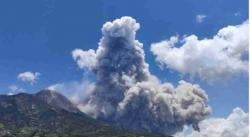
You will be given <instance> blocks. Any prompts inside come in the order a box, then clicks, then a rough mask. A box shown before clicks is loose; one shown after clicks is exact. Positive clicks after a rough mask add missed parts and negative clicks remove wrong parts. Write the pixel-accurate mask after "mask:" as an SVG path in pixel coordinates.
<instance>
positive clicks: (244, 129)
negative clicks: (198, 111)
mask: <svg viewBox="0 0 250 137" xmlns="http://www.w3.org/2000/svg"><path fill="white" fill-rule="evenodd" d="M199 126H200V132H198V131H192V130H191V132H190V130H189V129H188V128H185V129H184V130H183V132H180V133H177V134H176V135H175V137H248V135H249V131H248V128H249V126H248V113H245V112H244V111H243V110H242V109H240V108H235V109H234V110H233V112H232V113H231V114H230V115H229V116H228V117H227V118H209V119H205V120H203V121H202V122H200V123H199Z"/></svg>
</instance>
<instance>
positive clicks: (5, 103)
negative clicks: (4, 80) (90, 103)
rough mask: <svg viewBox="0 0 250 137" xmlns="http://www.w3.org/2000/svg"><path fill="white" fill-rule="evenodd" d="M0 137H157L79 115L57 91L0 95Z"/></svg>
mask: <svg viewBox="0 0 250 137" xmlns="http://www.w3.org/2000/svg"><path fill="white" fill-rule="evenodd" d="M0 137H158V136H157V135H153V134H147V133H139V132H133V131H126V130H121V129H118V128H114V127H111V126H109V125H108V124H105V123H103V122H100V121H97V120H95V119H92V118H90V117H89V116H87V115H85V114H84V113H82V112H80V111H79V109H78V108H77V107H75V106H74V105H73V104H72V103H71V102H70V101H69V100H68V99H67V98H66V97H64V96H63V95H61V94H60V93H59V92H56V91H51V90H42V91H40V92H38V93H37V94H27V93H20V94H17V95H12V96H7V95H0Z"/></svg>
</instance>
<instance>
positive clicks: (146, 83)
mask: <svg viewBox="0 0 250 137" xmlns="http://www.w3.org/2000/svg"><path fill="white" fill-rule="evenodd" d="M139 28H140V24H139V23H137V22H136V20H135V19H133V18H131V17H122V18H120V19H116V20H114V21H113V22H106V23H105V24H104V25H103V27H102V33H103V37H102V38H101V40H100V42H99V47H98V49H97V50H93V49H90V50H87V51H84V50H81V49H76V50H74V51H73V52H72V56H73V59H74V60H75V61H76V62H77V64H78V65H79V67H80V68H82V69H87V70H88V71H92V72H93V73H94V74H95V76H96V81H95V87H94V88H93V91H91V94H90V95H89V97H87V99H85V100H84V102H85V103H84V104H82V105H81V107H80V108H81V110H82V111H83V112H85V113H87V114H88V115H90V116H92V117H95V118H97V119H101V120H105V121H107V122H110V123H112V124H115V125H119V126H121V127H125V128H130V129H136V130H143V131H151V132H156V133H162V134H174V133H176V132H177V131H181V130H182V129H183V126H184V125H193V127H194V129H196V130H198V123H199V122H200V121H201V120H203V119H204V118H205V117H206V116H208V115H209V114H210V113H211V108H210V107H209V105H208V97H207V95H206V93H205V91H204V90H203V89H201V88H200V87H199V85H196V84H191V83H188V82H186V81H183V80H181V81H180V82H179V84H178V85H177V86H174V85H173V84H171V83H162V82H161V81H160V80H159V79H158V78H157V77H156V76H154V75H152V74H151V73H150V72H149V68H148V67H149V65H148V64H147V63H146V62H145V54H144V50H143V45H142V43H140V42H139V41H138V40H136V39H135V36H136V31H137V30H138V29H139Z"/></svg>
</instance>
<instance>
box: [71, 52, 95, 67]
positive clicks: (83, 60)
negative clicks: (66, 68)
mask: <svg viewBox="0 0 250 137" xmlns="http://www.w3.org/2000/svg"><path fill="white" fill-rule="evenodd" d="M72 57H73V59H74V60H75V61H76V62H77V65H78V67H79V68H81V69H84V68H85V69H91V68H92V67H94V66H95V65H96V53H95V51H94V50H92V49H90V50H87V51H83V50H81V49H75V50H73V51H72Z"/></svg>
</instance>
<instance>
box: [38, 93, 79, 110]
mask: <svg viewBox="0 0 250 137" xmlns="http://www.w3.org/2000/svg"><path fill="white" fill-rule="evenodd" d="M35 96H37V97H38V98H39V99H40V100H42V101H43V102H45V103H47V104H48V105H50V106H52V107H53V108H55V109H63V110H66V111H69V112H74V113H77V112H81V111H80V110H79V109H78V108H77V107H76V106H75V105H74V104H73V103H72V102H71V101H70V100H68V99H67V98H66V97H65V96H63V95H62V94H60V93H59V92H58V91H55V90H49V89H43V90H41V91H40V92H38V93H37V94H35Z"/></svg>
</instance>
